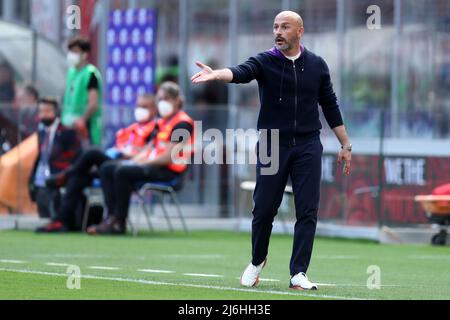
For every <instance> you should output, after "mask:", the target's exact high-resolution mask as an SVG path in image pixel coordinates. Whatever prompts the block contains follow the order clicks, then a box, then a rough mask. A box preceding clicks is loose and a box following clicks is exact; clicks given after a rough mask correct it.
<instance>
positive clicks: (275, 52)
mask: <svg viewBox="0 0 450 320" xmlns="http://www.w3.org/2000/svg"><path fill="white" fill-rule="evenodd" d="M300 50H301V52H302V55H304V54H305V53H306V51H307V50H306V48H305V47H304V46H303V45H300ZM267 53H268V54H270V55H271V56H274V57H278V58H280V59H287V58H286V56H285V55H284V54H283V53H282V52H281V51H280V50H278V49H277V48H276V47H272V48H271V49H270V50H268V51H267Z"/></svg>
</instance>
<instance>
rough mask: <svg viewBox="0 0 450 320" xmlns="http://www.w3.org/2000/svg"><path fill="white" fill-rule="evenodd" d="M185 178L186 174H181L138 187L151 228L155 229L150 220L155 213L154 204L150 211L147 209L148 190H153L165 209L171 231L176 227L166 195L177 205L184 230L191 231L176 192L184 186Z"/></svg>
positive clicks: (137, 193)
mask: <svg viewBox="0 0 450 320" xmlns="http://www.w3.org/2000/svg"><path fill="white" fill-rule="evenodd" d="M183 178H184V175H180V176H179V177H177V178H175V179H173V180H172V181H168V182H151V183H145V184H143V185H141V186H140V187H139V188H138V190H137V192H136V195H137V197H138V198H139V200H140V203H141V207H142V212H143V213H144V216H145V218H146V220H147V224H148V226H149V229H150V230H152V231H153V226H152V224H151V221H150V215H151V214H152V213H153V206H150V211H149V210H147V206H146V199H145V195H146V193H147V192H151V194H152V196H155V197H156V198H158V200H159V203H160V204H161V208H162V210H163V214H164V217H165V218H166V221H167V224H168V226H169V229H170V231H171V232H173V231H174V229H173V226H172V222H171V220H170V216H169V213H168V211H167V207H166V196H169V197H170V199H171V200H172V202H173V203H174V204H175V207H176V209H177V212H178V217H179V219H180V221H181V224H182V225H183V230H184V232H186V233H189V231H188V228H187V225H186V222H185V220H184V217H183V213H182V211H181V207H180V202H179V201H178V197H177V195H176V193H177V192H178V191H180V190H181V189H182V188H183V182H184V181H183V180H184V179H183ZM135 231H136V234H137V228H136V229H135Z"/></svg>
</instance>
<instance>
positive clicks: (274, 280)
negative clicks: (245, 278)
mask: <svg viewBox="0 0 450 320" xmlns="http://www.w3.org/2000/svg"><path fill="white" fill-rule="evenodd" d="M236 280H241V278H240V277H237V278H236ZM259 281H263V282H280V280H278V279H266V278H260V279H259Z"/></svg>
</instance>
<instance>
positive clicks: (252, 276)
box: [241, 260, 267, 287]
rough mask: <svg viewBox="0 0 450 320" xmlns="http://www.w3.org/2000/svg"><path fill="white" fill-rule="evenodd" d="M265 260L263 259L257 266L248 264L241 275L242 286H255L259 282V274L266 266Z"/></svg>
mask: <svg viewBox="0 0 450 320" xmlns="http://www.w3.org/2000/svg"><path fill="white" fill-rule="evenodd" d="M266 262H267V260H264V262H263V263H261V264H260V265H259V266H254V265H253V264H251V263H250V264H249V265H248V267H247V268H246V269H245V271H244V273H243V274H242V276H241V285H243V286H244V287H256V286H257V285H258V283H259V275H260V273H261V271H262V269H263V268H264V267H265V266H266Z"/></svg>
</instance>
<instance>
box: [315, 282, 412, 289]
mask: <svg viewBox="0 0 450 320" xmlns="http://www.w3.org/2000/svg"><path fill="white" fill-rule="evenodd" d="M316 285H318V286H319V287H354V288H356V287H361V288H367V285H366V284H347V283H341V284H338V283H316ZM380 287H403V286H401V285H398V284H380Z"/></svg>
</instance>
